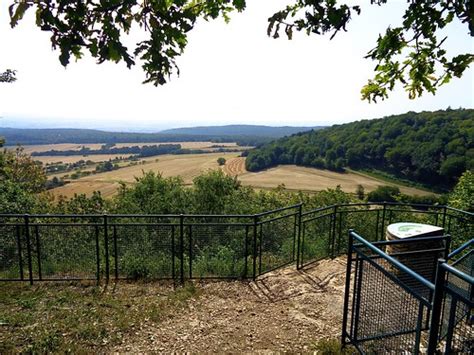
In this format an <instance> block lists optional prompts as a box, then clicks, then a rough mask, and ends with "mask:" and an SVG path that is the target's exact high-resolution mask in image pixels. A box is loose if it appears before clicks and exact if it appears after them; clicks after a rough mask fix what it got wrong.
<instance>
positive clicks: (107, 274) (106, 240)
mask: <svg viewBox="0 0 474 355" xmlns="http://www.w3.org/2000/svg"><path fill="white" fill-rule="evenodd" d="M107 223H108V221H107V215H106V214H104V248H105V279H106V280H107V282H108V281H109V278H110V265H109V231H108V229H109V228H108V225H107Z"/></svg>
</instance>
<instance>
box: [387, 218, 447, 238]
mask: <svg viewBox="0 0 474 355" xmlns="http://www.w3.org/2000/svg"><path fill="white" fill-rule="evenodd" d="M443 232H444V229H443V228H441V227H438V226H432V225H430V224H421V223H406V222H402V223H393V224H390V225H389V226H388V227H387V233H389V234H391V235H392V236H393V237H395V238H398V239H404V238H411V237H422V236H425V235H442V234H443Z"/></svg>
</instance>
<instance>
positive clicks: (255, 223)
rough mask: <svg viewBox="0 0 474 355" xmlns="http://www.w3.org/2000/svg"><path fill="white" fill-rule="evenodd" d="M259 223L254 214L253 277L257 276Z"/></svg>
mask: <svg viewBox="0 0 474 355" xmlns="http://www.w3.org/2000/svg"><path fill="white" fill-rule="evenodd" d="M257 223H258V216H257V215H254V216H253V279H254V280H255V279H256V278H257Z"/></svg>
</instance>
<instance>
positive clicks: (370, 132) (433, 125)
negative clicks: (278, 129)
mask: <svg viewBox="0 0 474 355" xmlns="http://www.w3.org/2000/svg"><path fill="white" fill-rule="evenodd" d="M278 164H296V165H303V166H310V167H317V168H326V169H331V170H341V169H342V168H343V167H347V166H348V167H351V168H354V169H366V168H369V169H376V170H380V171H384V172H388V173H390V174H393V175H396V176H399V177H401V178H406V179H409V180H412V181H417V182H421V183H424V184H427V185H430V186H432V187H441V186H447V187H449V186H452V185H453V184H454V183H455V182H456V180H457V178H458V177H459V176H460V175H461V174H462V173H463V172H464V171H465V170H466V169H474V110H472V109H469V110H468V109H458V110H451V109H448V110H446V111H435V112H421V113H416V112H408V113H406V114H402V115H396V116H390V117H384V118H380V119H372V120H362V121H357V122H351V123H347V124H343V125H335V126H332V127H329V128H326V129H323V130H317V131H311V132H306V133H298V134H295V135H293V136H291V137H286V138H281V139H278V140H275V141H273V142H270V143H267V144H265V145H263V146H262V147H260V148H258V149H255V150H252V151H250V152H249V155H248V157H247V160H246V168H247V169H248V170H250V171H258V170H262V169H266V168H270V167H273V166H276V165H278Z"/></svg>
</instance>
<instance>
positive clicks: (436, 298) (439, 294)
mask: <svg viewBox="0 0 474 355" xmlns="http://www.w3.org/2000/svg"><path fill="white" fill-rule="evenodd" d="M444 262H445V260H444V259H439V260H438V264H437V268H436V282H435V290H434V295H433V301H432V303H431V304H432V309H431V322H430V334H429V340H428V355H432V354H434V353H435V351H436V347H437V345H438V333H439V326H440V320H441V308H442V305H443V297H444V282H445V277H446V270H445V269H444V268H443V266H442V264H443V263H444Z"/></svg>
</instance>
